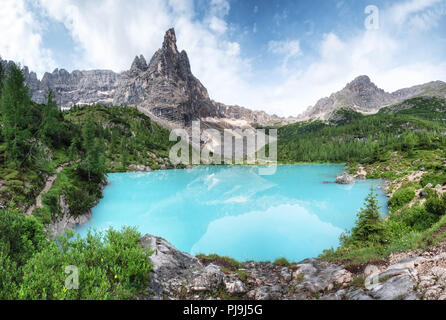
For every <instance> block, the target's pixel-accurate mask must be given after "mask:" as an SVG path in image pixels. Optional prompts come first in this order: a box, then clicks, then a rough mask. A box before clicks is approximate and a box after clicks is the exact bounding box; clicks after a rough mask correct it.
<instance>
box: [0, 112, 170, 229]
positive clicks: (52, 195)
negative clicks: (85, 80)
mask: <svg viewBox="0 0 446 320" xmlns="http://www.w3.org/2000/svg"><path fill="white" fill-rule="evenodd" d="M88 118H90V119H93V120H94V123H95V131H96V132H95V135H96V137H100V138H102V139H103V141H104V142H105V156H106V168H107V172H118V171H126V170H128V165H130V164H143V165H147V166H150V167H151V168H152V169H159V168H160V166H161V165H164V164H167V166H168V167H169V164H168V161H167V157H168V151H169V148H170V146H171V145H172V144H173V143H172V142H169V132H168V131H167V130H166V129H164V128H162V127H161V126H159V125H158V124H157V123H155V122H153V121H151V120H150V118H148V117H147V116H146V115H144V114H142V113H140V112H138V111H137V110H136V109H134V108H130V107H100V106H85V107H76V108H73V109H72V110H70V111H68V112H66V113H64V121H65V122H66V123H67V127H70V128H71V131H70V134H71V135H72V136H73V137H72V138H73V139H74V138H75V137H77V138H78V139H81V133H80V132H81V128H82V126H83V124H84V123H85V120H86V119H88ZM112 135H114V138H115V139H114V138H113V137H112ZM123 138H124V140H125V143H124V147H123V146H122V144H121V143H122V139H123ZM3 149H4V147H3V143H1V141H0V184H1V186H0V190H1V192H0V201H1V203H2V205H3V206H8V207H12V208H19V209H21V210H22V211H25V210H26V208H28V207H29V206H30V205H32V204H33V203H34V201H35V198H36V197H37V195H38V194H39V193H40V191H41V190H42V188H43V186H44V184H45V181H46V179H47V178H48V177H49V176H50V175H52V174H54V173H55V168H56V167H57V166H59V165H60V164H62V163H67V162H71V165H69V166H67V167H66V168H65V169H64V170H62V172H60V173H59V175H58V178H57V179H56V181H55V183H54V185H53V187H52V188H51V190H50V191H49V192H48V193H47V194H46V195H44V197H43V208H39V209H36V211H35V212H34V215H35V216H36V217H37V218H39V220H41V221H42V222H43V223H44V224H48V223H50V222H51V221H53V220H54V219H55V218H56V217H57V216H58V214H59V213H60V201H59V200H60V197H61V196H62V195H63V196H64V197H65V198H66V201H67V203H68V205H69V207H70V213H71V214H73V215H79V214H83V213H85V212H87V211H88V210H89V209H90V208H92V207H93V206H94V205H95V203H96V202H97V199H98V198H100V197H101V196H102V190H101V181H91V182H88V181H86V180H85V179H83V178H82V177H81V176H79V174H78V172H77V170H76V167H77V165H78V163H77V162H76V161H75V160H74V159H71V158H70V157H71V156H70V155H69V148H68V147H67V146H63V147H61V148H59V149H46V150H45V154H46V158H47V159H45V160H42V159H40V160H39V161H38V162H39V163H37V162H36V163H34V164H33V165H32V166H31V167H29V168H24V169H13V168H10V167H9V166H8V163H7V162H6V160H5V159H4V158H3ZM123 151H124V152H126V154H127V166H126V167H123V166H122V161H121V156H122V153H123ZM40 162H41V163H40Z"/></svg>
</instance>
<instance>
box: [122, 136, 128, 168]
mask: <svg viewBox="0 0 446 320" xmlns="http://www.w3.org/2000/svg"><path fill="white" fill-rule="evenodd" d="M128 157H129V154H128V151H127V144H126V139H125V137H123V138H122V140H121V165H122V168H123V169H126V168H127V164H128Z"/></svg>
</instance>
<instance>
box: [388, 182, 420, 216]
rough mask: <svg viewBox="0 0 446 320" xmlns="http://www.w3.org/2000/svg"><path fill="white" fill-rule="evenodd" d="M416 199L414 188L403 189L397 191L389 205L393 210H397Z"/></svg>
mask: <svg viewBox="0 0 446 320" xmlns="http://www.w3.org/2000/svg"><path fill="white" fill-rule="evenodd" d="M413 198H415V190H414V189H413V188H412V187H408V188H402V189H399V190H398V191H396V192H395V193H394V194H393V196H392V198H390V199H389V201H388V205H389V206H390V207H391V209H392V210H397V209H399V208H401V207H402V206H404V205H405V204H407V203H409V202H410V201H411V200H413Z"/></svg>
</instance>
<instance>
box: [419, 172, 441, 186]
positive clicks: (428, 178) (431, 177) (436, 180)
mask: <svg viewBox="0 0 446 320" xmlns="http://www.w3.org/2000/svg"><path fill="white" fill-rule="evenodd" d="M420 183H421V185H422V186H423V187H425V186H426V185H427V184H429V183H431V184H432V185H433V186H436V185H437V184H439V185H444V184H445V183H446V173H426V174H424V175H423V177H422V178H421V180H420Z"/></svg>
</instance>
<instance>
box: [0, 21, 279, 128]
mask: <svg viewBox="0 0 446 320" xmlns="http://www.w3.org/2000/svg"><path fill="white" fill-rule="evenodd" d="M1 62H2V63H3V64H8V63H11V62H6V61H1ZM24 74H25V81H26V84H27V85H28V87H29V89H30V93H31V96H32V99H33V100H34V101H35V102H37V103H45V100H46V98H45V96H46V94H47V92H48V90H49V89H52V90H53V91H54V93H55V98H56V101H57V103H58V104H59V106H60V107H62V108H70V107H71V106H73V105H82V104H100V105H116V106H135V107H137V108H138V109H139V110H140V111H141V112H143V113H145V114H147V115H149V116H150V117H152V118H153V119H154V120H155V121H157V122H159V123H161V124H162V125H164V126H166V127H178V126H182V127H188V126H190V124H191V121H193V120H199V119H203V120H204V122H207V124H205V126H210V127H217V128H219V127H221V128H226V127H229V128H231V127H251V125H252V124H267V123H270V122H280V121H282V120H283V119H282V118H280V117H278V116H275V115H269V114H267V113H266V112H263V111H253V110H250V109H247V108H243V107H239V106H227V105H224V104H222V103H218V102H215V101H213V100H211V99H210V97H209V94H208V92H207V89H206V88H205V87H204V85H203V84H202V83H201V82H200V81H199V80H198V79H197V78H196V77H195V76H194V75H193V74H192V71H191V66H190V62H189V58H188V56H187V53H186V52H185V51H181V52H179V51H178V48H177V45H176V35H175V31H174V29H170V30H168V31H167V32H166V34H165V37H164V42H163V45H162V47H161V48H160V49H159V50H158V51H157V52H155V54H154V55H153V57H152V59H151V60H150V62H149V63H147V61H146V59H145V58H144V56H142V55H141V56H136V57H135V59H134V61H133V63H132V65H131V67H130V69H129V70H128V71H124V72H122V73H115V72H113V71H110V70H91V71H78V70H75V71H73V72H71V73H70V72H68V71H66V70H64V69H56V70H54V71H53V72H52V73H48V72H47V73H45V74H44V76H43V78H42V80H39V79H38V78H37V76H36V73H34V72H30V71H29V70H28V68H27V67H24ZM205 119H207V120H205ZM233 120H236V121H233Z"/></svg>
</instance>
